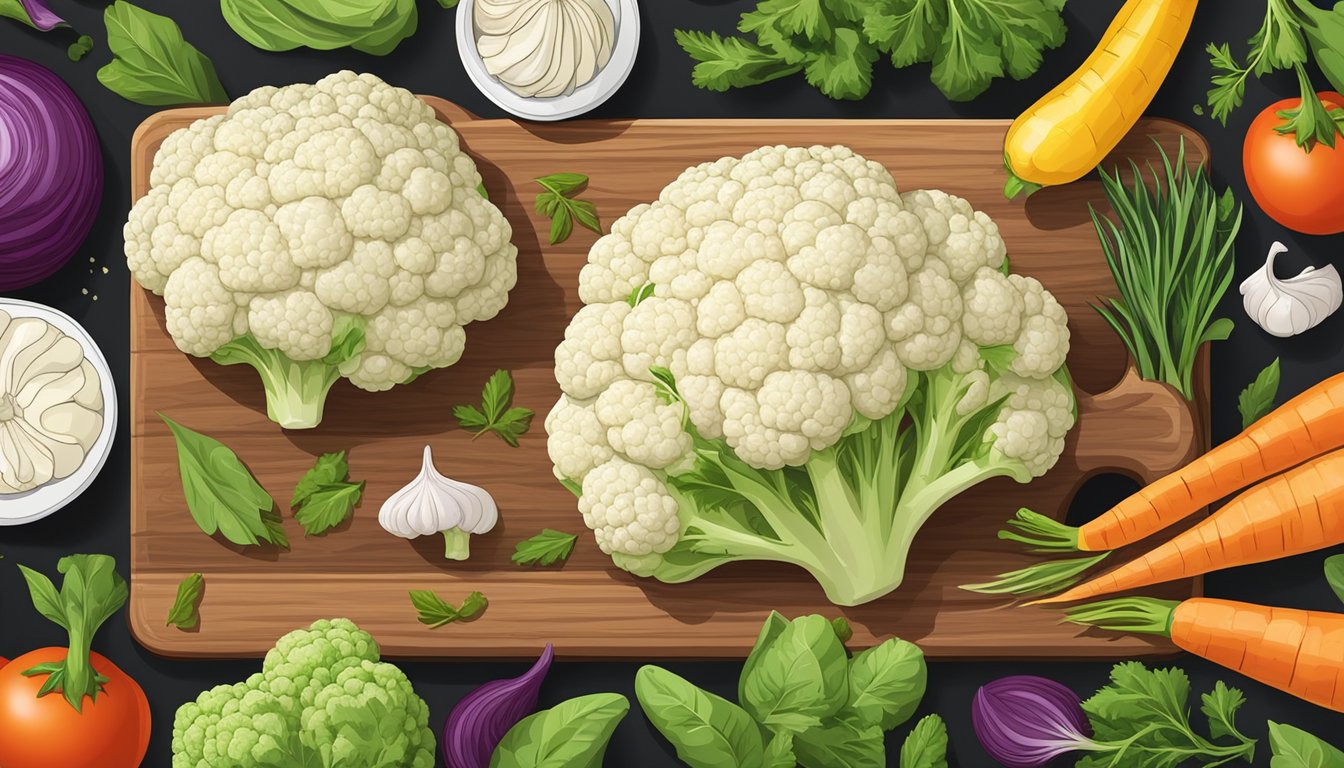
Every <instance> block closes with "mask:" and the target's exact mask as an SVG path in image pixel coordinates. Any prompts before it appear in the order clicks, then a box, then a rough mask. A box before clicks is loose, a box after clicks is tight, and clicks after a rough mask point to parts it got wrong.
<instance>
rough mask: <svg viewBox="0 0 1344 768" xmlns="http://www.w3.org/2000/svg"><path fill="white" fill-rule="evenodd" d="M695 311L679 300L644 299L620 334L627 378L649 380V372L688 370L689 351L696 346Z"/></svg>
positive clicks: (627, 319) (631, 313) (627, 320)
mask: <svg viewBox="0 0 1344 768" xmlns="http://www.w3.org/2000/svg"><path fill="white" fill-rule="evenodd" d="M695 340H696V333H695V310H694V309H693V308H692V307H691V305H690V304H689V303H687V302H684V301H682V300H680V299H664V298H660V297H657V296H654V297H652V298H648V299H645V300H644V301H642V302H640V303H639V306H637V307H635V308H634V309H632V310H630V313H629V314H627V315H626V316H625V322H624V323H622V330H621V349H622V350H623V351H624V354H623V355H622V356H621V362H622V364H623V365H624V366H625V374H626V375H627V376H629V377H631V378H635V379H647V378H648V377H649V369H650V368H653V367H655V366H656V367H659V368H667V369H669V370H671V371H672V372H673V373H674V374H683V373H685V369H686V350H687V349H689V348H690V346H691V344H693V343H695Z"/></svg>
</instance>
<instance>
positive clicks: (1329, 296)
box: [1241, 242, 1344, 338]
mask: <svg viewBox="0 0 1344 768" xmlns="http://www.w3.org/2000/svg"><path fill="white" fill-rule="evenodd" d="M1287 252H1288V248H1287V246H1285V245H1284V244H1283V243H1277V242H1276V243H1274V245H1272V246H1270V249H1269V256H1268V257H1267V258H1266V259H1265V266H1263V267H1261V268H1260V269H1258V270H1256V272H1255V273H1254V274H1252V275H1251V276H1250V277H1248V278H1246V281H1245V282H1243V283H1242V284H1241V295H1242V296H1244V297H1245V299H1244V300H1243V301H1244V304H1245V305H1246V314H1248V315H1250V316H1251V319H1252V320H1254V321H1255V322H1256V324H1257V325H1259V326H1260V327H1261V328H1264V329H1265V332H1267V333H1269V334H1270V335H1272V336H1278V337H1279V338H1287V337H1289V336H1296V335H1297V334H1299V333H1302V332H1304V331H1306V330H1309V329H1311V328H1315V327H1316V326H1317V325H1320V324H1321V323H1322V322H1323V321H1324V320H1325V319H1326V318H1327V317H1329V316H1330V315H1332V314H1334V312H1335V310H1337V309H1339V305H1340V303H1341V302H1344V287H1341V285H1340V279H1339V272H1337V271H1336V270H1335V267H1334V265H1330V266H1328V267H1326V268H1325V269H1316V268H1315V267H1307V268H1306V269H1304V270H1302V274H1300V275H1298V276H1297V277H1290V278H1288V279H1287V280H1280V279H1279V278H1277V277H1275V276H1274V258H1275V257H1276V256H1278V255H1279V254H1281V253H1287Z"/></svg>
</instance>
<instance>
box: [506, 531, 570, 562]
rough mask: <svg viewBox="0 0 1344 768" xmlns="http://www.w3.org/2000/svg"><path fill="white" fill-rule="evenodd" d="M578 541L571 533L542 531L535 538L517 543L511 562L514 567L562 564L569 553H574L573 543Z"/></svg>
mask: <svg viewBox="0 0 1344 768" xmlns="http://www.w3.org/2000/svg"><path fill="white" fill-rule="evenodd" d="M578 540H579V537H578V536H575V535H574V534H572V533H565V532H564V531H557V530H554V529H551V528H546V529H543V530H542V532H541V533H538V534H537V535H536V536H533V537H532V538H530V539H524V540H522V541H520V542H518V544H517V546H515V547H514V550H513V562H514V564H515V565H540V566H548V565H555V564H556V563H563V562H564V561H566V560H568V559H569V555H570V553H572V552H573V551H574V542H576V541H578Z"/></svg>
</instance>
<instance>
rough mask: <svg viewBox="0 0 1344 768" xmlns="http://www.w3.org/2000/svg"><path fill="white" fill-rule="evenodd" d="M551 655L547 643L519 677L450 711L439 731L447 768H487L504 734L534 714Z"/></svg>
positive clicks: (500, 682) (481, 690) (493, 684)
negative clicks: (530, 666)
mask: <svg viewBox="0 0 1344 768" xmlns="http://www.w3.org/2000/svg"><path fill="white" fill-rule="evenodd" d="M554 653H555V652H554V649H552V648H551V645H550V644H549V643H547V644H546V650H544V651H542V652H541V658H539V659H537V663H536V664H533V665H532V668H531V669H529V670H528V671H526V672H524V673H523V674H522V676H521V677H515V678H513V679H512V680H496V681H494V682H491V683H486V684H485V685H482V686H481V687H480V688H477V689H476V690H474V691H472V692H471V693H469V694H467V695H466V697H465V698H463V699H462V700H461V701H459V702H458V703H457V706H455V707H453V711H452V712H451V713H449V715H448V722H447V724H446V725H444V727H443V756H444V758H445V759H446V760H447V761H448V768H489V765H490V757H491V756H492V755H493V754H494V752H495V748H496V747H498V746H499V742H500V740H501V739H503V738H504V734H506V733H508V732H509V729H510V728H512V727H513V726H515V725H517V724H518V721H519V720H522V719H523V718H524V717H527V716H528V715H530V714H532V713H533V712H535V711H536V710H537V699H538V697H539V696H540V695H541V683H542V681H543V680H545V679H546V672H547V671H548V670H550V668H551V659H552V658H553V656H554Z"/></svg>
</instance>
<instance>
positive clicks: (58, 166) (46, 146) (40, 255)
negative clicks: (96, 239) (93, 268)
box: [0, 54, 103, 291]
mask: <svg viewBox="0 0 1344 768" xmlns="http://www.w3.org/2000/svg"><path fill="white" fill-rule="evenodd" d="M102 197H103V156H102V153H101V152H100V151H99V149H98V136H97V135H96V134H95V133H94V131H93V123H92V122H91V121H90V120H89V113H88V112H86V111H85V110H84V106H83V105H82V104H80V103H79V99H78V98H76V96H75V93H74V91H71V90H70V87H69V86H67V85H66V84H65V82H64V81H62V80H61V79H60V78H59V77H57V76H56V75H55V74H54V73H52V72H51V71H50V70H48V69H46V68H45V67H43V66H41V65H39V64H35V63H33V62H31V61H27V60H25V59H20V58H17V57H14V56H5V55H3V54H0V291H12V290H16V289H19V288H27V287H28V286H30V285H33V284H34V283H37V282H39V281H41V280H44V279H46V278H48V277H50V276H51V275H52V274H54V273H55V272H56V270H58V269H60V268H61V267H62V266H63V265H64V264H65V263H66V262H67V261H69V260H70V257H71V256H73V255H74V254H75V251H77V250H79V246H80V245H82V244H83V242H84V238H86V237H88V234H89V229H90V228H91V227H92V226H93V220H94V218H95V217H96V216H97V214H98V205H99V203H100V201H101V200H102Z"/></svg>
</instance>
